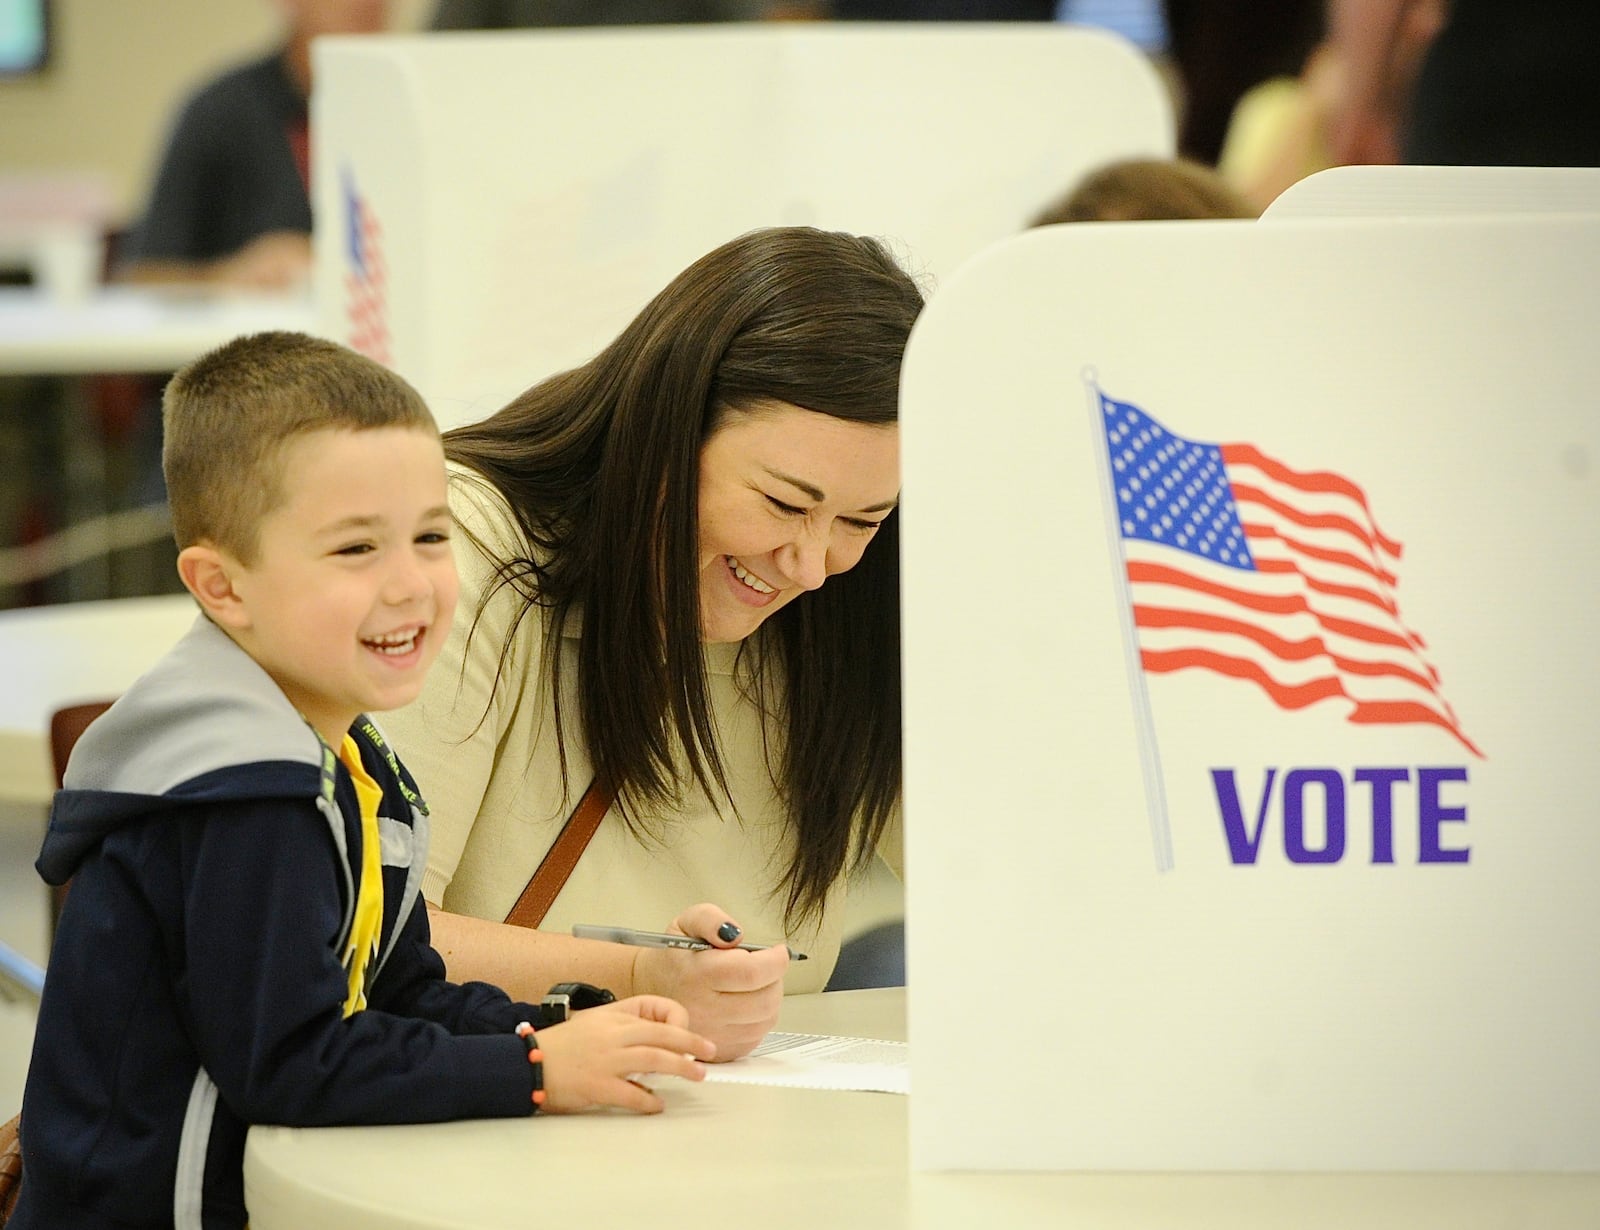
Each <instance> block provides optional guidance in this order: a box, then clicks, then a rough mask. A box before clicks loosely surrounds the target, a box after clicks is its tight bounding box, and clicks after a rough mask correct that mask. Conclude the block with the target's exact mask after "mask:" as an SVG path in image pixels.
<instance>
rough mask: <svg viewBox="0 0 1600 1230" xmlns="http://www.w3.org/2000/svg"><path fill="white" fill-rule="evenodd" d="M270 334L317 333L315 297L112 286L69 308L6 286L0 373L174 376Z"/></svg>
mask: <svg viewBox="0 0 1600 1230" xmlns="http://www.w3.org/2000/svg"><path fill="white" fill-rule="evenodd" d="M264 329H294V330H299V331H301V332H306V333H312V332H315V331H316V312H315V311H314V310H313V308H312V304H311V300H310V298H309V297H308V296H305V295H263V294H243V293H237V292H227V293H199V292H197V291H194V290H191V289H175V288H157V287H139V286H111V287H105V288H103V289H99V290H97V291H96V292H95V293H94V294H92V295H90V296H89V297H88V298H86V299H84V300H83V301H82V302H80V303H71V302H65V303H64V302H61V301H59V300H56V299H53V298H51V297H50V296H48V295H46V294H44V293H43V292H41V291H37V290H29V289H15V288H0V375H30V374H71V373H84V372H170V371H175V370H177V369H178V368H180V367H182V366H183V365H184V364H185V363H187V362H189V360H190V359H193V358H196V357H197V356H199V355H202V354H204V353H205V352H206V351H208V350H210V349H212V348H213V347H215V346H220V345H221V344H222V343H223V342H226V341H229V340H230V339H232V338H234V337H237V336H238V335H240V334H241V333H255V332H259V331H261V330H264Z"/></svg>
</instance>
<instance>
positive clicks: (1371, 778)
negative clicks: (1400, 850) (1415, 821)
mask: <svg viewBox="0 0 1600 1230" xmlns="http://www.w3.org/2000/svg"><path fill="white" fill-rule="evenodd" d="M1350 776H1351V777H1352V778H1353V779H1354V780H1356V781H1358V782H1367V783H1368V784H1369V785H1371V787H1372V861H1373V862H1374V863H1392V862H1394V787H1395V784H1396V783H1397V782H1404V781H1409V780H1410V779H1411V770H1409V769H1357V770H1356V771H1355V772H1354V773H1352V774H1351V775H1350Z"/></svg>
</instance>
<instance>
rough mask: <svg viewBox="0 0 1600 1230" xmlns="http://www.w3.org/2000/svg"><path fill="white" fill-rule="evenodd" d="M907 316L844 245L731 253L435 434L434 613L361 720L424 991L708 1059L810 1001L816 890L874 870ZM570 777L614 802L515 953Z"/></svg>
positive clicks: (916, 304) (893, 777) (825, 966)
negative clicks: (412, 665)
mask: <svg viewBox="0 0 1600 1230" xmlns="http://www.w3.org/2000/svg"><path fill="white" fill-rule="evenodd" d="M921 307H922V296H921V294H920V292H919V291H918V290H917V287H916V285H915V283H914V282H913V281H912V280H911V279H910V278H909V277H908V276H907V275H906V274H905V272H904V271H903V270H901V269H900V268H899V267H898V266H897V265H896V264H895V262H894V261H893V260H892V259H891V258H890V256H889V255H888V254H887V252H886V251H885V250H884V249H883V247H882V246H881V245H880V244H878V243H877V242H876V241H874V240H870V239H863V238H857V237H855V236H850V235H843V234H830V233H825V232H821V231H816V230H811V229H808V228H781V229H773V230H765V231H757V232H753V233H751V234H748V235H745V236H743V237H741V238H739V239H736V240H734V241H733V242H731V243H728V244H725V245H723V246H722V247H720V248H718V249H717V250H715V251H713V252H711V253H710V254H708V255H707V256H705V257H703V258H701V259H700V260H699V261H697V262H695V264H693V265H692V266H690V267H689V268H688V269H687V270H686V271H685V272H684V273H682V274H681V275H679V276H678V277H677V278H676V279H675V280H674V281H673V282H672V283H671V284H670V285H669V286H668V287H667V288H666V289H665V290H664V291H662V292H661V293H660V294H659V295H658V296H656V298H655V299H654V300H653V301H652V302H651V303H650V304H649V305H648V306H647V307H646V308H645V309H644V311H643V312H641V313H640V314H639V316H638V317H637V319H635V320H634V321H633V323H632V324H630V325H629V326H628V327H627V329H625V330H624V331H623V333H622V335H621V336H620V337H619V338H617V340H616V341H615V342H613V343H612V344H611V345H610V346H608V347H607V348H606V349H605V350H603V351H602V352H601V353H600V354H599V355H598V356H597V357H596V358H594V359H593V360H591V361H590V362H589V363H588V364H586V365H584V366H583V367H580V368H577V369H575V370H573V371H570V372H565V373H562V374H561V375H558V376H554V377H552V378H551V379H549V380H546V381H545V382H543V383H542V384H540V385H537V386H535V387H534V388H532V389H530V390H529V391H527V392H526V393H524V394H523V395H522V396H520V397H519V398H517V399H516V400H515V401H514V402H512V403H511V404H510V405H509V406H507V407H506V408H505V409H503V410H501V411H500V412H499V413H498V414H496V415H494V416H492V417H491V418H489V419H487V420H486V421H484V422H482V423H479V424H476V425H473V426H469V427H464V428H460V429H457V430H456V431H453V432H451V433H450V434H449V436H448V437H447V441H446V452H447V454H448V456H449V457H450V459H451V461H452V462H453V463H454V464H455V466H456V467H457V470H456V475H455V481H454V483H453V492H452V500H453V502H454V505H455V511H456V514H457V520H458V523H459V525H460V527H461V534H460V535H459V538H460V539H461V540H464V541H462V542H461V545H460V546H459V548H458V551H457V557H458V562H459V565H460V568H461V572H462V586H463V589H462V603H461V608H462V611H463V615H462V617H461V618H460V619H458V620H457V627H456V628H455V629H454V631H453V632H452V633H451V638H450V641H449V644H448V645H447V646H446V648H445V650H444V652H443V653H442V655H441V657H440V660H439V664H438V665H437V666H436V667H435V668H434V671H433V674H432V676H431V678H430V680H429V684H428V688H427V690H426V691H425V692H424V694H423V697H422V698H421V699H420V700H419V701H418V702H417V703H416V704H414V705H412V706H411V707H410V708H408V709H406V710H402V711H400V712H399V713H396V714H393V715H390V718H389V719H388V720H387V721H386V725H387V726H388V727H389V728H390V730H391V733H392V734H393V736H394V738H395V740H396V742H397V744H398V745H399V746H400V747H402V748H403V749H404V752H405V756H406V760H407V763H408V764H409V765H410V766H411V767H412V770H413V772H414V773H415V775H416V777H417V779H418V780H419V781H421V782H422V783H424V788H425V794H426V795H427V798H428V801H429V804H430V806H431V807H432V809H433V813H432V814H433V840H432V853H431V855H430V858H429V871H428V875H427V878H426V879H425V881H424V885H423V892H424V896H425V897H426V898H427V900H428V901H429V902H430V903H431V904H432V905H433V906H434V907H435V913H434V915H433V933H434V942H435V944H436V946H437V947H438V948H439V949H440V951H441V952H442V953H444V955H445V959H446V961H447V963H448V965H449V970H450V975H451V977H452V978H455V979H458V980H459V979H467V978H479V979H484V980H487V981H490V982H495V983H498V984H499V985H501V986H503V987H505V988H506V989H508V990H510V991H511V992H512V993H513V994H520V993H522V992H524V991H525V992H526V993H527V994H530V995H533V996H534V997H535V998H537V997H538V996H539V995H540V994H543V992H544V991H545V990H546V988H548V987H549V986H550V985H551V984H553V983H557V982H562V981H567V980H582V981H587V982H590V983H596V984H599V985H601V986H603V987H606V988H608V989H610V990H612V991H614V992H615V993H616V994H618V995H624V994H630V993H638V992H642V991H645V990H646V989H649V990H651V991H654V992H656V993H660V994H665V995H670V996H672V997H673V998H675V999H678V1000H679V1001H680V1002H682V1003H683V1004H684V1005H685V1006H686V1007H687V1008H688V1009H689V1012H690V1016H691V1020H692V1023H693V1028H694V1029H696V1030H697V1031H699V1032H701V1033H704V1034H706V1035H707V1036H708V1037H710V1038H712V1039H713V1041H715V1042H716V1043H717V1045H718V1058H719V1059H731V1058H735V1057H737V1056H738V1055H741V1054H744V1053H746V1052H747V1051H749V1050H750V1049H751V1048H753V1047H754V1046H755V1044H756V1043H757V1042H759V1041H760V1039H761V1037H762V1036H763V1035H764V1034H765V1033H766V1032H767V1030H769V1029H770V1028H771V1027H772V1024H773V1023H774V1022H775V1021H776V1019H777V1011H778V1007H779V1005H780V1002H781V996H782V994H783V991H784V989H785V986H786V985H787V989H788V990H790V991H811V990H820V989H821V988H822V985H823V984H824V982H825V981H826V980H827V976H828V973H829V971H830V970H831V968H832V966H833V963H834V960H835V958H836V956H837V953H838V946H839V938H840V928H841V925H842V919H841V915H842V907H843V903H844V897H845V892H846V881H847V878H848V873H849V872H850V871H851V870H852V869H854V868H857V867H859V866H861V865H862V864H863V863H864V862H866V861H867V860H870V858H871V857H872V855H873V853H874V851H878V850H880V849H881V850H882V852H883V853H884V854H885V856H886V857H887V858H888V859H889V861H890V863H891V866H894V867H895V868H896V869H898V867H899V834H898V827H897V825H895V824H893V823H891V822H892V820H893V819H894V818H895V817H896V816H897V815H898V808H899V794H900V708H899V706H900V673H899V623H900V619H899V596H898V580H899V563H898V543H897V537H898V535H897V528H896V527H897V519H896V516H895V512H894V509H895V505H896V502H897V499H898V494H899V430H898V427H897V426H896V414H897V399H898V384H899V371H900V359H901V355H902V353H903V351H904V348H905V343H906V338H907V335H908V334H909V332H910V329H911V326H912V323H913V322H914V321H915V319H916V317H917V314H918V312H919V311H920V310H921ZM825 582H826V584H825ZM592 782H593V783H598V784H599V785H600V786H604V785H605V784H606V783H610V784H611V785H613V786H614V787H615V790H616V802H615V803H614V804H613V805H612V806H611V807H610V808H609V810H608V811H607V813H606V815H605V819H604V821H603V822H602V823H601V824H600V826H599V829H598V830H597V831H596V832H595V834H594V836H593V838H592V840H591V841H590V842H589V844H588V845H587V846H586V847H585V848H584V849H583V853H582V856H581V857H580V858H579V859H578V861H577V864H576V866H575V868H574V870H573V871H572V874H571V877H570V879H568V880H567V881H566V883H565V887H564V888H562V889H561V891H560V894H559V895H558V896H557V897H556V898H555V900H554V902H553V904H552V905H551V907H550V909H549V913H548V914H547V915H545V917H544V919H543V922H542V924H541V929H540V930H531V929H527V928H524V927H515V926H508V925H506V924H504V923H503V922H502V921H501V920H503V919H505V917H506V915H507V913H508V911H510V909H511V908H512V906H513V904H514V903H515V902H516V900H517V898H518V896H519V894H520V893H521V892H522V890H523V889H524V887H525V886H526V885H527V883H528V881H529V879H530V877H531V876H532V875H533V873H534V870H535V868H536V867H537V866H538V865H539V863H540V861H541V860H542V859H543V858H544V857H545V855H546V853H547V852H548V851H549V850H550V847H551V844H552V842H553V841H554V839H555V836H556V834H557V832H558V831H559V830H560V829H561V828H562V825H563V824H564V822H565V821H566V819H567V817H568V815H569V814H570V813H572V812H573V811H574V809H575V806H576V805H577V804H578V802H579V800H580V799H581V798H582V797H583V796H584V795H585V793H586V791H587V789H588V787H589V786H590V784H591V783H592ZM697 901H698V902H700V904H698V905H691V903H693V902H697ZM575 923H596V924H615V925H625V926H630V927H636V928H643V929H654V930H660V929H661V928H662V927H663V926H667V927H669V929H671V930H674V931H681V932H683V933H684V934H686V935H690V936H694V937H698V938H700V939H703V940H705V941H707V942H708V943H710V944H711V945H713V947H712V948H711V949H710V950H706V951H694V952H689V951H679V950H667V949H653V948H640V947H624V946H623V945H620V944H613V943H603V942H596V941H592V940H579V939H575V938H573V937H572V936H571V935H570V934H569V932H570V929H571V927H572V925H573V924H575ZM741 938H742V940H743V941H746V942H749V943H751V944H765V945H771V946H770V947H767V948H765V949H764V950H762V951H746V950H744V949H741V948H736V947H733V945H734V944H735V943H736V942H737V941H739V940H741ZM785 941H787V944H788V945H789V947H791V948H793V949H794V950H797V951H798V952H801V953H805V954H806V955H807V956H808V958H809V959H808V960H807V961H805V962H804V963H803V964H801V963H797V964H795V966H794V967H793V968H792V969H791V968H790V967H789V955H788V952H787V951H786V949H785Z"/></svg>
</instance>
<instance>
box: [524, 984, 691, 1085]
mask: <svg viewBox="0 0 1600 1230" xmlns="http://www.w3.org/2000/svg"><path fill="white" fill-rule="evenodd" d="M688 1021H689V1014H688V1013H687V1012H685V1011H684V1009H683V1007H682V1005H680V1004H675V1003H673V1002H672V1001H671V1000H670V999H663V998H662V997H661V996H659V995H635V996H633V997H632V998H630V999H623V1000H618V1001H617V1002H616V1003H614V1004H605V1005H603V1006H602V1007H599V1008H586V1009H584V1010H583V1011H582V1012H578V1013H574V1014H573V1016H572V1019H571V1020H569V1021H567V1022H565V1023H564V1024H561V1025H552V1026H550V1027H549V1028H547V1029H541V1030H539V1032H538V1038H537V1041H538V1044H539V1049H540V1050H541V1051H543V1052H544V1098H545V1100H544V1109H545V1110H546V1111H547V1112H551V1113H554V1114H564V1113H570V1112H572V1111H579V1110H589V1109H591V1108H592V1107H595V1106H620V1107H621V1108H622V1109H624V1110H634V1111H638V1112H640V1113H641V1114H646V1115H653V1114H657V1113H659V1112H660V1111H661V1110H662V1106H663V1104H662V1101H661V1099H660V1098H659V1097H657V1096H656V1095H655V1094H654V1093H652V1092H651V1091H650V1090H649V1089H646V1088H645V1087H644V1086H643V1085H638V1084H635V1083H634V1082H633V1081H630V1080H629V1079H628V1077H630V1076H633V1075H636V1074H641V1075H642V1074H646V1073H653V1072H660V1073H666V1074H667V1075H670V1076H681V1077H683V1078H684V1079H685V1080H691V1081H701V1080H705V1078H706V1073H705V1068H704V1067H702V1066H701V1063H702V1061H704V1060H709V1059H710V1058H712V1056H714V1055H715V1054H716V1051H717V1048H716V1047H715V1045H713V1044H712V1043H711V1042H710V1041H709V1040H707V1039H705V1038H702V1037H701V1036H700V1035H699V1034H695V1033H690V1032H689V1029H688V1028H687V1026H688Z"/></svg>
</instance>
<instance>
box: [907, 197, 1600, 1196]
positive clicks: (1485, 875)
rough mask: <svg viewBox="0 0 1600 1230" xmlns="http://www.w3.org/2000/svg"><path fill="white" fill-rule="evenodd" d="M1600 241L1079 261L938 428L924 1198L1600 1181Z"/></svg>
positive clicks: (929, 650)
mask: <svg viewBox="0 0 1600 1230" xmlns="http://www.w3.org/2000/svg"><path fill="white" fill-rule="evenodd" d="M1597 318H1600V217H1597V216H1594V215H1591V216H1588V217H1583V216H1579V215H1567V216H1537V215H1526V216H1520V217H1512V216H1500V217H1486V216H1465V215H1463V216H1437V217H1432V218H1428V219H1425V220H1419V219H1408V218H1390V219H1379V218H1373V219H1366V220H1358V221H1328V220H1322V221H1312V220H1293V219H1284V220H1281V221H1277V222H1274V223H1272V224H1266V223H1257V222H1194V223H1136V224H1131V225H1130V224H1120V223H1117V224H1113V223H1106V224H1098V225H1094V226H1063V227H1051V228H1046V229H1044V230H1039V231H1034V232H1030V233H1028V234H1025V235H1022V236H1019V237H1016V238H1013V239H1010V240H1008V241H1006V242H1003V243H1001V244H998V245H996V246H994V247H992V248H990V249H988V250H987V251H986V252H984V253H983V254H982V255H981V256H979V257H978V258H976V259H975V260H973V261H972V262H970V263H968V264H967V265H966V266H964V267H963V268H962V269H961V270H960V271H959V272H957V273H956V274H955V275H954V276H953V277H951V278H950V279H948V280H947V282H946V284H945V285H944V286H943V288H942V289H941V290H940V292H939V294H938V295H936V296H935V298H934V299H933V301H932V303H931V304H930V306H929V308H928V310H927V312H926V313H925V315H924V317H923V319H922V320H921V321H920V322H919V324H918V326H917V329H916V331H915V333H914V335H913V337H912V341H911V345H910V347H909V352H908V355H907V359H906V366H905V377H904V387H903V402H902V432H903V441H904V444H903V448H904V453H903V466H904V496H903V505H902V516H903V518H904V522H903V529H902V536H903V552H904V556H903V559H904V563H903V585H904V619H905V671H904V677H905V708H906V785H905V790H906V794H905V806H906V841H907V850H906V855H907V922H908V933H909V953H908V959H909V966H908V978H909V988H908V994H909V1023H908V1027H909V1039H910V1042H911V1055H912V1069H913V1070H912V1091H913V1093H912V1102H911V1108H910V1110H911V1157H912V1166H913V1168H914V1169H918V1170H1162V1171H1167V1170H1240V1171H1263V1170H1266V1171H1270V1170H1286V1171H1294V1170H1297V1171H1306V1170H1316V1171H1322V1170H1330V1171H1331V1170H1395V1171H1430V1170H1445V1171H1447V1170H1485V1171H1593V1170H1597V1169H1600V1047H1596V1045H1595V1039H1596V1037H1600V977H1597V974H1600V970H1597V958H1596V955H1595V954H1596V952H1597V951H1600V908H1597V907H1596V904H1595V893H1594V887H1593V881H1594V875H1595V868H1596V867H1597V865H1600V802H1597V800H1600V757H1597V756H1596V753H1595V748H1596V744H1597V736H1600V718H1597V716H1596V713H1597V710H1596V705H1595V700H1594V691H1595V684H1596V683H1597V681H1600V645H1597V643H1596V641H1595V638H1594V636H1593V635H1592V630H1593V627H1594V622H1595V621H1594V595H1595V592H1596V585H1595V580H1594V577H1593V575H1592V574H1593V571H1594V569H1595V567H1596V564H1597V561H1600V415H1597V414H1596V413H1595V400H1596V394H1597V390H1600V348H1597V347H1596V346H1595V344H1594V339H1593V336H1592V334H1593V322H1594V321H1595V320H1596V319H1597Z"/></svg>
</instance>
